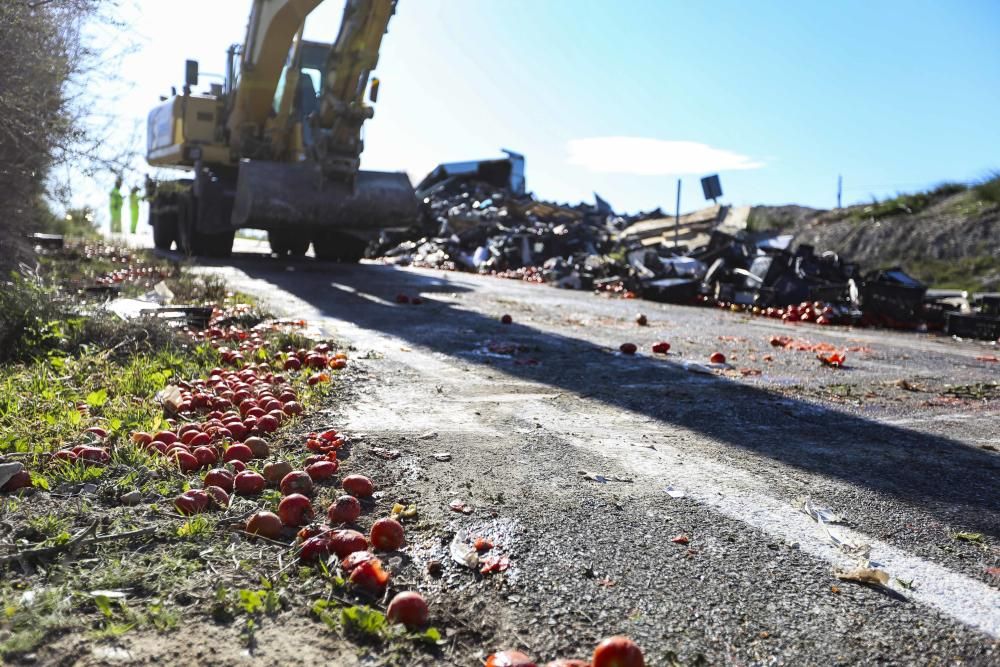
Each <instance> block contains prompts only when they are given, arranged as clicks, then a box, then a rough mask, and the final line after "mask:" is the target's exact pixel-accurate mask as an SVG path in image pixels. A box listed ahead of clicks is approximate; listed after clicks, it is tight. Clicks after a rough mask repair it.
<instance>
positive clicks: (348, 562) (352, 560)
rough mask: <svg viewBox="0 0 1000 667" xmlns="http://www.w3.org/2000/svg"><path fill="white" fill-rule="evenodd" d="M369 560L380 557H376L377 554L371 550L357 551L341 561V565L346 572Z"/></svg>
mask: <svg viewBox="0 0 1000 667" xmlns="http://www.w3.org/2000/svg"><path fill="white" fill-rule="evenodd" d="M369 560H378V559H377V558H375V554H373V553H372V552H370V551H355V552H354V553H352V554H349V555H348V556H347V558H345V559H344V560H342V561H341V562H340V567H342V568H344V571H345V572H352V571H353V570H354V568H356V567H357V566H358V565H361V564H362V563H364V562H365V561H369Z"/></svg>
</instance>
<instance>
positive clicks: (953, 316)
mask: <svg viewBox="0 0 1000 667" xmlns="http://www.w3.org/2000/svg"><path fill="white" fill-rule="evenodd" d="M944 330H945V333H947V334H948V335H949V336H958V337H959V338H979V339H982V340H997V339H1000V317H989V316H988V315H963V314H962V313H946V314H945V325H944Z"/></svg>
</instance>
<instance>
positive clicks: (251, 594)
mask: <svg viewBox="0 0 1000 667" xmlns="http://www.w3.org/2000/svg"><path fill="white" fill-rule="evenodd" d="M239 596H240V599H239V602H238V603H237V604H238V605H239V607H240V609H242V610H243V611H244V613H246V614H247V615H249V616H257V615H260V614H267V615H269V616H270V615H273V614H276V613H278V612H279V611H280V610H281V599H280V598H279V597H278V594H277V593H276V592H275V591H274V589H273V588H262V589H261V590H257V591H255V590H250V589H247V588H243V589H240V591H239Z"/></svg>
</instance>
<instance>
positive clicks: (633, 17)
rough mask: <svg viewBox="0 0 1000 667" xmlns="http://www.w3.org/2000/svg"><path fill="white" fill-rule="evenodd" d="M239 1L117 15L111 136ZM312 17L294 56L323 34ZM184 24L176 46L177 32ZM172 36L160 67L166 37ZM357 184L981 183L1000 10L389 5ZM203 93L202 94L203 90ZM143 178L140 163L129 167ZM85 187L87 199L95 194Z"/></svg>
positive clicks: (569, 190) (983, 5)
mask: <svg viewBox="0 0 1000 667" xmlns="http://www.w3.org/2000/svg"><path fill="white" fill-rule="evenodd" d="M249 6H250V2H249V0H211V2H206V1H205V0H198V1H195V0H174V1H173V2H163V1H162V0H134V6H132V5H130V6H128V7H126V8H124V9H123V13H122V18H123V19H124V20H126V21H128V22H129V23H130V24H131V25H132V33H133V35H134V37H135V39H136V40H137V41H138V46H139V49H138V51H137V52H136V53H135V54H133V55H131V56H129V57H128V58H127V59H126V61H125V64H124V69H123V77H124V79H125V84H126V85H124V86H119V88H118V89H116V90H115V91H114V92H113V91H112V90H111V89H109V90H108V91H106V94H105V95H103V98H104V102H103V103H104V104H106V105H108V108H110V109H113V111H114V113H116V114H118V115H119V116H120V118H121V121H120V122H119V124H118V126H119V127H120V128H122V130H121V132H120V133H119V136H120V137H121V140H122V141H125V139H126V137H127V135H130V132H129V130H131V128H133V127H134V126H135V125H136V124H141V123H142V122H143V119H144V116H145V113H146V111H147V110H148V109H149V108H150V106H152V105H153V104H154V103H155V102H156V101H157V95H159V94H161V93H164V92H166V91H167V90H169V87H170V86H171V85H177V84H179V83H180V79H181V77H182V76H183V61H184V59H185V58H186V57H193V58H197V59H199V60H200V61H201V66H202V71H203V72H213V71H221V70H222V63H223V58H224V52H225V49H226V47H227V45H228V44H229V43H230V42H234V41H242V38H243V31H244V27H245V23H246V18H247V15H248V10H249ZM342 7H343V4H342V2H341V1H340V0H327V3H325V4H324V5H323V6H322V7H321V8H320V9H318V10H317V11H316V12H315V13H314V15H313V17H311V19H310V21H309V23H308V24H307V31H306V35H307V37H309V38H311V39H317V40H322V41H330V40H332V39H333V37H334V36H335V35H336V31H337V27H338V25H339V19H340V12H341V11H342ZM192 15H200V16H202V17H203V20H202V21H201V22H200V23H199V24H198V25H196V26H194V27H193V28H192V27H191V26H190V24H189V22H188V21H187V19H189V18H190V16H192ZM186 29H187V30H189V31H190V32H189V39H188V40H186V42H187V43H186V45H184V47H183V48H181V49H179V50H178V49H177V46H176V45H177V44H178V43H179V42H180V40H177V39H176V36H177V35H179V34H182V33H183V32H184V31H185V30H186ZM377 74H378V76H379V77H380V78H381V80H382V89H381V91H380V96H379V102H378V104H377V108H376V115H375V119H374V120H373V121H370V122H369V123H368V125H367V126H366V151H365V153H364V155H363V162H364V166H365V167H366V168H372V169H390V170H405V171H407V172H409V174H410V175H411V177H412V178H413V179H414V180H417V179H419V178H420V177H421V176H422V175H423V174H424V173H425V172H426V171H428V170H429V169H430V168H432V167H433V166H434V165H435V164H437V163H438V162H442V161H448V160H464V159H471V158H479V157H491V156H494V155H497V154H498V153H499V149H500V148H501V147H504V148H511V149H515V150H518V151H520V152H522V153H524V154H525V155H526V157H527V179H528V187H529V189H531V190H533V191H535V192H536V193H537V194H538V195H539V196H541V197H543V198H550V199H557V200H564V201H578V200H581V199H585V200H589V199H591V196H592V195H591V193H592V192H594V191H596V192H598V193H600V194H601V195H602V196H603V197H604V198H605V199H607V200H609V201H610V202H611V203H612V204H613V205H614V206H615V207H616V209H618V210H628V211H634V210H638V209H649V208H654V207H656V206H663V207H665V208H667V209H670V210H672V208H673V206H674V196H675V187H676V186H675V181H676V178H677V177H678V176H680V177H682V178H683V179H684V191H683V201H682V208H684V209H692V208H696V207H699V206H701V205H703V200H702V197H701V191H700V186H699V185H698V177H700V176H702V175H704V174H705V173H707V172H710V171H715V170H718V171H720V173H721V178H722V185H723V189H724V191H725V198H724V199H725V200H726V201H727V202H730V203H735V204H756V203H768V204H781V203H800V204H805V205H811V206H816V207H824V208H827V207H831V206H833V205H834V204H835V202H836V199H835V195H836V182H837V175H838V174H843V175H844V189H845V193H844V200H845V203H851V202H858V201H864V200H869V199H871V197H872V196H879V197H882V196H887V195H891V194H894V193H895V192H897V191H908V190H913V189H918V188H922V187H927V186H929V185H933V184H935V183H938V182H941V181H945V180H959V181H971V180H974V179H977V178H979V177H982V176H984V175H985V174H986V173H987V172H988V171H990V170H992V169H1000V123H998V122H997V117H998V116H1000V3H997V2H992V1H989V0H981V1H971V0H970V1H955V2H924V1H920V0H917V1H914V0H910V1H907V2H902V1H895V0H893V1H888V0H886V1H880V2H876V1H869V2H861V1H855V0H845V1H841V2H836V3H832V2H818V1H816V2H814V1H803V2H791V1H788V2H784V1H782V2H779V1H776V0H775V1H769V2H765V1H761V2H735V1H725V0H720V1H716V2H713V3H694V2H667V1H660V2H653V1H633V2H624V1H623V2H611V1H610V0H606V1H587V0H534V1H528V0H503V1H500V0H401V2H400V4H399V9H398V12H397V14H396V16H395V17H394V18H393V19H392V21H391V23H390V26H389V34H388V35H387V36H386V38H385V41H384V42H383V49H382V55H381V59H380V64H379V68H378V70H377ZM209 82H210V79H208V78H206V79H203V84H205V85H207V83H209ZM142 166H143V165H141V164H140V165H138V167H139V168H141V167H142ZM100 187H101V189H102V191H103V189H104V188H105V185H104V184H103V183H102V184H100Z"/></svg>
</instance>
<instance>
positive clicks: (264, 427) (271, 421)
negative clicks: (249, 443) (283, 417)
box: [257, 414, 278, 433]
mask: <svg viewBox="0 0 1000 667" xmlns="http://www.w3.org/2000/svg"><path fill="white" fill-rule="evenodd" d="M257 428H258V430H261V431H263V432H264V433H273V432H274V431H277V430H278V420H277V419H275V418H274V417H273V416H272V415H269V414H265V415H262V416H261V417H260V418H259V419H258V420H257Z"/></svg>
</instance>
